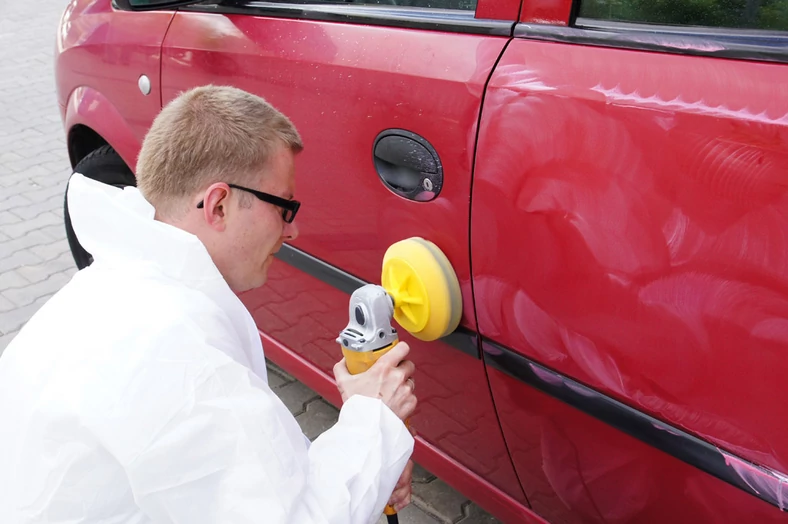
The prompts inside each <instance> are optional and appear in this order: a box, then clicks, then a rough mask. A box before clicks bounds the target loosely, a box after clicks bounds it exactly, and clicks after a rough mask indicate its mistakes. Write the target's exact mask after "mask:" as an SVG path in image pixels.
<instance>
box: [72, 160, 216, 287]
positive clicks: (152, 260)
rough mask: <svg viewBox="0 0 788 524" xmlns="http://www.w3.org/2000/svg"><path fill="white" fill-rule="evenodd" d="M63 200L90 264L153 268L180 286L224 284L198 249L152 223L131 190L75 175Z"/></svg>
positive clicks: (149, 210) (182, 234)
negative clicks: (190, 282)
mask: <svg viewBox="0 0 788 524" xmlns="http://www.w3.org/2000/svg"><path fill="white" fill-rule="evenodd" d="M67 195H68V196H67V198H68V208H69V215H70V217H71V223H72V226H73V228H74V231H75V233H76V236H77V239H78V240H79V242H80V244H82V246H83V247H84V248H85V249H86V250H87V251H88V252H89V253H90V254H91V255H92V256H93V259H94V261H96V262H101V263H102V264H104V263H107V264H111V265H113V266H114V265H118V264H122V265H132V266H135V267H136V268H137V269H140V270H144V269H145V266H146V265H149V264H155V265H156V266H157V267H156V269H157V270H158V271H160V272H162V273H164V274H165V275H167V276H170V277H172V278H174V279H177V280H181V281H192V282H199V281H205V280H216V279H221V280H224V279H223V278H222V275H221V273H219V270H218V269H217V267H216V265H215V264H214V263H213V260H212V259H211V257H210V255H209V254H208V251H207V249H206V248H205V246H204V245H203V243H202V242H201V241H200V240H199V239H198V238H197V237H196V236H195V235H193V234H191V233H189V232H187V231H184V230H182V229H179V228H177V227H175V226H172V225H169V224H165V223H164V222H160V221H158V220H154V218H153V217H154V213H155V209H154V208H153V206H152V205H151V204H150V203H149V202H148V201H147V200H145V198H144V197H143V196H142V194H141V193H140V191H139V190H138V189H137V188H136V187H133V186H128V187H125V188H123V189H120V188H118V187H115V186H110V185H107V184H104V183H101V182H97V181H95V180H92V179H89V178H87V177H85V176H84V175H82V174H80V173H74V175H72V177H71V179H70V180H69V184H68V192H67Z"/></svg>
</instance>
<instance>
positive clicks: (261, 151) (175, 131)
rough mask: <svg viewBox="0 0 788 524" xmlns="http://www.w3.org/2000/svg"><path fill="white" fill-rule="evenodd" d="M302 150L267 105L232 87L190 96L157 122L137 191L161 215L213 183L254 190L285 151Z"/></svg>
mask: <svg viewBox="0 0 788 524" xmlns="http://www.w3.org/2000/svg"><path fill="white" fill-rule="evenodd" d="M283 144H284V145H285V146H286V147H289V148H290V149H291V150H292V151H293V152H294V153H298V152H299V151H301V150H302V149H303V144H302V143H301V137H300V136H299V134H298V131H297V130H296V128H295V126H294V125H293V123H292V122H291V121H290V120H289V119H288V118H287V117H286V116H285V115H283V114H282V113H280V112H279V111H278V110H276V109H275V108H274V107H273V106H271V104H269V103H268V102H267V101H266V100H265V99H263V98H261V97H259V96H257V95H253V94H251V93H248V92H246V91H243V90H241V89H237V88H235V87H228V86H213V85H207V86H201V87H196V88H194V89H191V90H189V91H186V92H184V93H182V94H180V95H179V96H178V97H176V98H175V99H174V100H172V101H171V102H170V103H169V104H167V105H166V106H165V107H164V109H162V111H161V112H160V113H159V114H158V115H157V116H156V118H155V119H154V121H153V125H152V126H151V128H150V130H149V131H148V133H147V135H146V136H145V139H144V140H143V143H142V149H141V150H140V154H139V158H138V160H137V169H136V176H137V187H139V189H140V192H142V194H143V196H145V198H146V199H147V200H148V201H149V202H150V203H151V204H152V205H153V207H155V208H156V210H157V212H159V213H163V214H170V215H172V214H175V213H178V212H179V211H180V210H181V209H185V204H186V198H188V197H189V196H191V195H194V194H195V193H196V192H197V191H199V190H201V189H202V188H205V187H207V186H208V185H210V184H213V183H215V182H227V183H235V184H240V185H244V184H254V183H255V182H256V181H257V180H258V179H259V178H258V177H259V176H260V173H261V171H262V170H263V169H264V168H265V167H266V165H267V163H268V160H269V159H270V158H271V156H272V154H273V153H274V152H275V151H276V150H277V149H278V148H279V147H281V146H282V145H283Z"/></svg>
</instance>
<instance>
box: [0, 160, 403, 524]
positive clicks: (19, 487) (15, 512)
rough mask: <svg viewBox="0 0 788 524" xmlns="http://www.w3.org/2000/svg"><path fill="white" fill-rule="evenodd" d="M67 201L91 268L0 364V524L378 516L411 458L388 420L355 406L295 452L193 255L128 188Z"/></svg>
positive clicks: (243, 331) (88, 191) (244, 319)
mask: <svg viewBox="0 0 788 524" xmlns="http://www.w3.org/2000/svg"><path fill="white" fill-rule="evenodd" d="M68 201H69V211H70V213H71V218H72V222H73V224H74V228H75V231H76V232H77V235H78V238H79V240H80V242H81V243H82V245H83V246H85V248H86V249H87V250H88V251H89V252H90V253H92V254H93V256H94V258H95V262H94V263H93V265H91V266H90V267H89V268H87V269H85V270H83V271H80V272H79V273H77V274H76V275H75V276H74V278H73V279H72V280H71V282H69V283H68V284H67V285H66V286H65V287H64V288H63V289H62V290H61V291H60V292H58V293H57V294H56V295H55V296H53V297H52V298H51V299H50V300H49V301H48V302H47V303H46V304H45V305H44V306H43V307H42V308H41V309H40V310H39V312H38V313H37V314H36V315H35V316H34V317H33V318H32V319H31V320H30V322H29V323H28V324H27V325H26V326H25V327H24V329H22V330H21V331H20V333H19V334H18V335H17V337H16V338H15V339H14V340H13V342H12V343H11V344H10V345H9V347H8V348H7V349H6V351H5V353H4V354H3V355H2V357H0V522H2V523H3V524H16V523H34V522H35V523H69V524H77V523H79V524H98V523H101V524H114V523H124V524H136V523H150V522H155V523H177V524H202V523H206V524H207V523H211V524H216V523H222V524H223V523H292V524H309V523H326V524H327V523H337V524H340V523H341V524H355V523H359V524H361V523H365V524H366V523H371V522H374V521H376V520H377V519H378V518H379V517H380V515H381V514H382V511H383V508H384V506H385V504H386V502H387V500H388V498H389V497H390V495H391V492H392V490H393V488H394V485H395V484H396V481H397V479H398V478H399V476H400V475H401V473H402V471H403V469H404V467H405V465H406V462H407V460H408V458H409V457H410V455H411V453H412V451H413V438H412V437H411V435H410V433H409V432H408V431H407V429H406V428H405V426H404V424H403V423H402V422H401V421H400V420H399V419H398V418H397V417H396V416H395V415H394V414H393V413H392V412H391V410H389V408H387V407H386V406H385V405H384V404H383V403H382V402H381V401H380V400H377V399H372V398H367V397H361V396H355V397H353V398H351V399H350V400H348V401H347V402H346V403H345V405H344V406H343V407H342V409H341V411H340V416H339V421H338V423H337V424H336V425H335V426H334V427H333V428H331V429H329V430H328V431H326V432H325V433H323V434H322V435H321V436H320V437H318V438H317V439H316V440H315V442H313V443H312V444H311V446H310V444H309V441H308V440H307V439H306V438H305V437H304V435H303V433H302V432H301V430H300V428H299V426H298V423H297V422H296V421H295V419H294V418H293V416H292V415H291V414H290V412H289V411H288V410H287V408H286V407H285V406H284V404H283V403H282V402H281V401H280V400H279V398H278V397H277V396H276V395H275V394H274V393H273V392H272V391H271V389H270V388H269V387H268V383H267V377H266V369H265V361H264V357H263V349H262V346H261V343H260V338H259V336H258V333H257V329H256V327H255V324H254V321H253V320H252V318H251V316H250V315H249V313H248V312H247V310H246V308H245V307H244V306H243V304H242V303H241V302H240V300H238V298H237V297H236V296H235V294H234V293H232V291H231V290H230V289H229V287H228V286H227V285H226V283H225V282H224V280H223V279H222V277H221V275H220V274H219V272H218V270H217V269H216V267H215V266H214V264H213V263H212V261H211V259H210V257H209V255H208V253H207V251H206V250H205V248H204V246H203V245H202V243H200V242H199V240H198V239H197V238H196V237H195V236H193V235H191V234H188V233H186V232H184V231H182V230H180V229H177V228H174V227H171V226H168V225H166V224H163V223H161V222H158V221H155V220H153V208H152V207H151V206H150V205H149V204H148V203H147V202H146V201H145V200H144V199H143V198H142V197H141V195H140V193H139V192H138V191H137V190H136V189H135V188H126V189H124V190H120V189H116V188H112V187H108V186H105V185H103V184H99V183H96V182H93V181H91V180H89V179H87V178H85V177H83V176H81V175H79V174H76V175H74V176H72V178H71V180H70V183H69V192H68ZM337 307H341V304H337ZM337 356H338V358H339V348H337Z"/></svg>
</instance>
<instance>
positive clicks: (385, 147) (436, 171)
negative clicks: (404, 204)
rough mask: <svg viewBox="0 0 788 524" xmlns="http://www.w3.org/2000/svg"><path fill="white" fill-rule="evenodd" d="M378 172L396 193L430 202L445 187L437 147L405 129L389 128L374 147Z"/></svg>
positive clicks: (411, 198) (377, 138)
mask: <svg viewBox="0 0 788 524" xmlns="http://www.w3.org/2000/svg"><path fill="white" fill-rule="evenodd" d="M372 151H373V153H372V155H373V160H374V162H375V170H376V171H377V173H378V177H380V180H381V181H382V182H383V184H384V185H385V186H386V187H387V188H388V189H389V190H391V191H392V192H393V193H395V194H397V195H399V196H401V197H403V198H407V199H409V200H415V201H417V202H428V201H430V200H433V199H434V198H436V197H437V196H438V194H439V193H440V191H441V189H442V188H443V166H442V165H441V162H440V158H439V157H438V153H437V152H436V151H435V148H434V147H432V145H431V144H430V143H429V142H427V141H426V140H425V139H424V138H422V137H421V136H419V135H417V134H416V133H412V132H410V131H405V130H403V129H387V130H386V131H383V132H382V133H380V134H379V135H378V136H377V137H376V138H375V142H374V145H373V148H372Z"/></svg>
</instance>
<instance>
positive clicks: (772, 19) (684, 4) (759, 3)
mask: <svg viewBox="0 0 788 524" xmlns="http://www.w3.org/2000/svg"><path fill="white" fill-rule="evenodd" d="M578 15H579V16H580V17H582V18H592V19H597V20H611V21H617V22H642V23H649V24H659V25H682V26H706V27H720V28H739V29H769V30H780V31H788V0H581V1H580V10H579V12H578Z"/></svg>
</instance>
